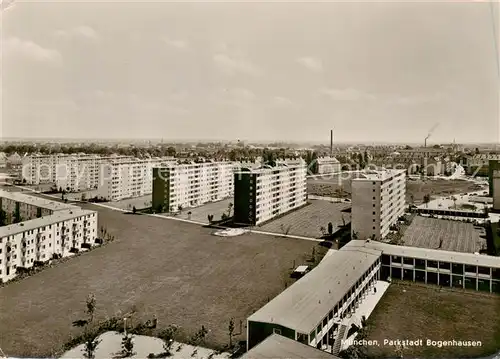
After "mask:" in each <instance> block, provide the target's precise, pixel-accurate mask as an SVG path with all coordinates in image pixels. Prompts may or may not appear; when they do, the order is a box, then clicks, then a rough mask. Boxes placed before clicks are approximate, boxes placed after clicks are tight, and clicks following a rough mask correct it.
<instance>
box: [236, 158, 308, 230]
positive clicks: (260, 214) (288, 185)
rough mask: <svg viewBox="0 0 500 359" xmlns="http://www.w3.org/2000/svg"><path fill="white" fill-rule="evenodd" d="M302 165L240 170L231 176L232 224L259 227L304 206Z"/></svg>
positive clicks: (305, 185)
mask: <svg viewBox="0 0 500 359" xmlns="http://www.w3.org/2000/svg"><path fill="white" fill-rule="evenodd" d="M306 175H307V168H306V164H305V162H304V161H301V162H300V163H297V164H295V165H292V164H289V165H287V164H279V165H276V166H275V167H270V166H263V167H261V168H257V169H255V168H242V169H241V170H240V171H239V172H237V173H235V174H234V222H235V223H238V224H244V225H259V224H262V223H264V222H266V221H269V220H271V219H273V218H275V217H276V216H279V215H281V214H284V213H287V212H289V211H291V210H294V209H297V208H299V207H302V206H304V205H305V204H306V203H307V182H306Z"/></svg>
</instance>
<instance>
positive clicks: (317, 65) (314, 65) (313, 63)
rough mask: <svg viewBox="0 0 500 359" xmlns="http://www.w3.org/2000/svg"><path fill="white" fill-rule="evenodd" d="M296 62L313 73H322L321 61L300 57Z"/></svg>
mask: <svg viewBox="0 0 500 359" xmlns="http://www.w3.org/2000/svg"><path fill="white" fill-rule="evenodd" d="M297 62H298V63H299V64H301V65H302V66H304V67H305V68H307V69H308V70H311V71H313V72H322V71H323V62H322V61H321V59H318V58H314V57H301V58H299V59H297Z"/></svg>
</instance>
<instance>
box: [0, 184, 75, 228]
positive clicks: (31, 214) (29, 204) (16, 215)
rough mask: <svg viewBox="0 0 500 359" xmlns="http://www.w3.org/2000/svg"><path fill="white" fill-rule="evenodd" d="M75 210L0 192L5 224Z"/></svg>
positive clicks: (62, 204)
mask: <svg viewBox="0 0 500 359" xmlns="http://www.w3.org/2000/svg"><path fill="white" fill-rule="evenodd" d="M77 208H78V207H76V206H73V205H70V204H66V203H60V202H55V201H49V200H46V199H43V198H40V197H35V196H29V195H26V194H24V193H20V192H8V191H3V190H0V209H1V210H2V211H4V212H5V217H6V218H5V224H12V223H14V222H22V221H27V220H31V219H34V218H40V217H43V216H48V215H51V214H53V213H55V212H57V211H63V210H70V209H77Z"/></svg>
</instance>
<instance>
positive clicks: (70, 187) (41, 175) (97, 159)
mask: <svg viewBox="0 0 500 359" xmlns="http://www.w3.org/2000/svg"><path fill="white" fill-rule="evenodd" d="M119 159H122V160H124V159H129V160H131V159H133V157H130V156H117V155H111V156H99V155H87V154H74V155H70V154H53V155H40V154H35V155H31V156H26V157H24V158H23V180H25V182H26V183H28V184H34V185H37V184H41V183H54V184H55V185H56V186H57V187H58V188H61V189H64V190H66V191H75V192H78V191H85V190H89V189H96V188H97V187H98V185H99V179H100V177H99V176H100V173H101V170H102V167H103V166H104V165H106V164H107V163H109V162H111V161H116V160H119Z"/></svg>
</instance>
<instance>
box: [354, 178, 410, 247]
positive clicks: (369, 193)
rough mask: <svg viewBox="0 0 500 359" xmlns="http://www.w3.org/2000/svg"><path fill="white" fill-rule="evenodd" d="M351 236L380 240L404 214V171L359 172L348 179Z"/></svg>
mask: <svg viewBox="0 0 500 359" xmlns="http://www.w3.org/2000/svg"><path fill="white" fill-rule="evenodd" d="M351 192H352V209H351V211H352V214H351V227H352V229H351V233H352V235H353V236H354V234H356V237H357V238H358V239H367V238H373V239H377V240H380V239H382V238H384V237H385V236H386V235H387V234H388V233H389V228H390V227H391V225H393V224H395V223H396V221H397V220H398V218H399V217H400V216H402V215H403V214H404V211H405V195H406V173H405V170H381V171H363V172H362V173H361V174H360V177H359V178H355V179H353V180H352V190H351Z"/></svg>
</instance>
